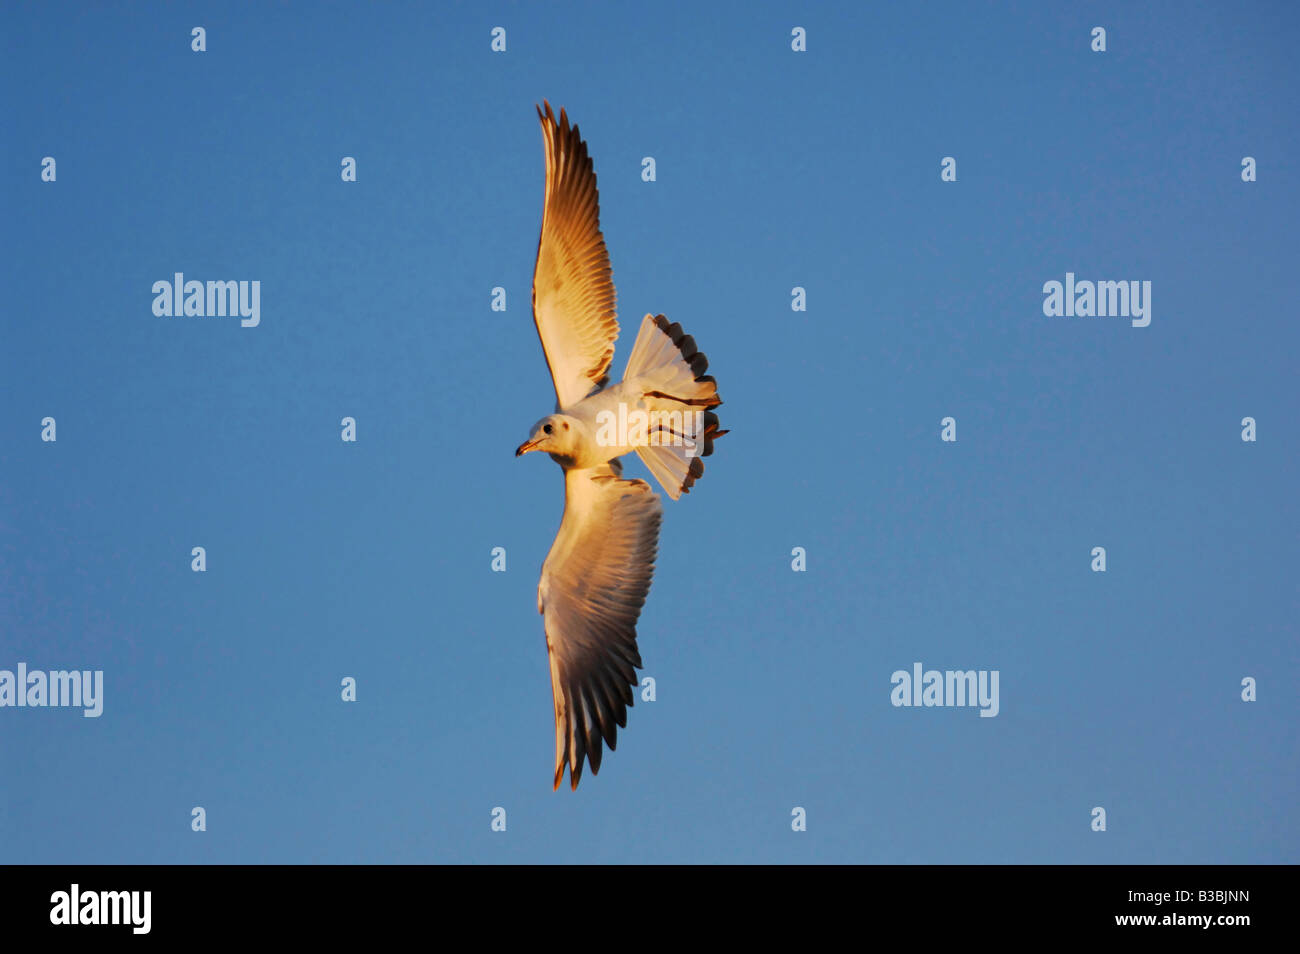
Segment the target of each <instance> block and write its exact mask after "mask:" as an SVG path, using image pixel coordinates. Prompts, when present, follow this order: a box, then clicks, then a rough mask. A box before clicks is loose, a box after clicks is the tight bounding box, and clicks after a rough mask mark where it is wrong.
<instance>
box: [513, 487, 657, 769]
mask: <svg viewBox="0 0 1300 954" xmlns="http://www.w3.org/2000/svg"><path fill="white" fill-rule="evenodd" d="M661 512H662V511H661V506H660V503H659V497H658V496H657V495H656V494H655V492H654V491H653V490H652V489H651V488H650V485H649V484H647V483H646V482H645V481H644V480H623V479H621V478H619V477H618V476H616V475H615V472H614V470H613V468H611V467H609V466H608V465H604V466H601V467H597V468H594V469H591V470H568V471H565V474H564V519H563V520H562V521H561V522H560V531H559V533H558V534H556V536H555V543H553V544H552V545H551V552H550V553H549V554H548V555H547V557H546V563H545V564H543V566H542V578H541V582H540V583H539V584H538V586H537V608H538V610H539V611H540V612H541V613H542V616H543V624H544V626H545V629H546V647H547V649H548V651H549V654H550V662H551V691H552V694H553V695H554V699H555V787H556V788H559V787H560V782H561V781H562V780H563V778H564V767H565V765H566V764H567V765H568V767H569V780H570V783H571V784H572V787H573V788H575V789H576V788H577V787H578V780H579V779H580V778H581V777H582V765H583V758H584V756H585V757H586V758H588V759H590V760H591V771H592V774H596V773H597V772H599V771H600V759H601V739H602V737H603V738H604V741H605V742H606V743H608V745H609V747H610V750H611V751H612V750H613V749H614V747H615V742H616V738H617V728H616V726H626V725H627V706H630V705H632V689H631V687H632V686H635V685H636V684H637V680H636V668H637V667H639V666H640V665H641V655H640V653H639V652H638V651H637V646H636V621H637V617H638V616H639V615H640V613H641V607H642V606H643V605H644V604H645V598H646V594H647V593H648V592H649V591H650V578H651V576H652V575H653V574H654V561H655V553H656V550H657V548H658V544H659V518H660V514H661Z"/></svg>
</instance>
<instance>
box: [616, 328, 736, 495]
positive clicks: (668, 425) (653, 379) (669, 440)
mask: <svg viewBox="0 0 1300 954" xmlns="http://www.w3.org/2000/svg"><path fill="white" fill-rule="evenodd" d="M708 368H709V360H708V359H707V358H706V357H704V353H703V352H701V351H700V350H699V349H697V348H696V347H695V339H694V338H692V337H691V336H690V335H688V334H684V333H683V332H682V326H681V325H679V324H677V323H676V322H673V323H671V324H669V322H668V319H667V318H665V317H664V316H663V315H646V316H645V318H643V319H642V321H641V330H640V331H639V332H637V336H636V344H634V345H633V346H632V356H631V357H630V358H629V359H628V362H627V371H626V373H625V374H624V375H623V388H624V391H625V392H628V393H629V394H634V395H636V396H637V397H638V398H639V401H638V410H644V411H645V412H646V414H647V418H648V420H647V422H646V423H647V442H646V443H644V444H641V445H640V446H638V447H637V448H636V452H637V454H638V455H640V457H641V459H642V460H643V461H645V465H646V466H647V467H648V468H650V473H652V474H653V475H654V478H655V480H657V481H659V483H660V485H661V486H662V487H663V488H664V490H665V491H666V492H667V494H668V496H669V497H671V498H672V499H673V500H676V499H677V498H678V497H680V496H681V495H682V494H684V493H689V492H690V489H691V485H692V484H694V483H695V481H697V480H699V479H700V477H701V476H703V474H704V461H703V460H701V458H703V457H708V456H709V455H710V454H712V453H713V442H714V440H716V439H717V438H719V437H721V436H722V435H723V434H725V433H727V432H726V431H722V430H719V429H718V415H717V414H716V413H714V410H713V409H714V408H716V407H717V406H718V405H720V404H721V403H722V398H721V397H719V396H718V384H717V382H716V381H714V380H713V376H712V375H710V374H705V372H706V371H707V370H708Z"/></svg>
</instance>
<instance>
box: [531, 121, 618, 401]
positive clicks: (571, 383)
mask: <svg viewBox="0 0 1300 954" xmlns="http://www.w3.org/2000/svg"><path fill="white" fill-rule="evenodd" d="M537 115H538V118H539V119H541V121H542V137H543V139H544V141H545V146H546V199H545V203H544V205H543V207H542V234H541V237H540V238H539V239H538V242H537V266H536V268H535V269H534V270H533V321H534V323H535V324H536V325H537V334H538V337H540V338H541V339H542V350H543V351H544V352H545V353H546V364H547V366H548V367H549V368H550V369H551V380H552V381H553V382H554V383H555V397H556V407H557V409H563V408H567V407H570V406H572V405H574V404H576V403H577V402H578V401H581V400H582V399H583V398H584V397H586V396H587V395H588V394H589V393H590V392H591V391H592V390H593V389H595V388H597V387H600V386H602V385H603V384H604V383H605V381H606V380H607V379H608V377H609V365H610V362H611V361H613V359H614V340H615V339H616V338H617V337H618V318H617V314H616V310H615V294H614V281H613V277H612V275H611V272H610V268H609V252H608V251H606V249H605V238H604V236H602V235H601V233H600V193H599V192H598V191H597V189H596V173H595V171H594V169H593V168H592V163H591V157H590V156H589V155H588V154H587V144H586V143H585V142H583V141H582V137H581V136H580V135H579V134H578V127H577V126H570V125H569V117H568V116H567V115H566V114H565V112H564V110H563V109H561V110H560V119H559V122H558V123H557V122H556V120H555V114H554V113H553V112H552V111H551V104H550V103H546V111H545V112H543V111H542V109H541V108H540V107H539V108H538V110H537Z"/></svg>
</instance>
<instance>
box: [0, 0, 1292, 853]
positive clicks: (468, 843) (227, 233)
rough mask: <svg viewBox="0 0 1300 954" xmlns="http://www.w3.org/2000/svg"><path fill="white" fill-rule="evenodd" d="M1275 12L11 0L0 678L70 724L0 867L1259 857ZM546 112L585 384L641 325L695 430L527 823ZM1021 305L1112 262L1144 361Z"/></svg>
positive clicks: (1284, 579) (1280, 52)
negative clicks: (991, 699) (570, 225)
mask: <svg viewBox="0 0 1300 954" xmlns="http://www.w3.org/2000/svg"><path fill="white" fill-rule="evenodd" d="M1098 25H1100V26H1104V27H1105V28H1106V29H1107V31H1108V35H1107V41H1108V50H1107V52H1105V53H1094V52H1092V51H1091V49H1090V31H1091V29H1092V27H1094V26H1098ZM195 26H203V27H205V28H206V30H207V52H205V53H195V52H192V51H191V49H190V30H191V28H192V27H195ZM495 26H503V27H505V28H506V30H507V44H508V48H507V52H505V53H503V54H497V53H493V52H492V51H491V50H490V48H489V44H490V39H491V37H490V31H491V29H492V28H493V27H495ZM795 26H802V27H804V28H806V30H807V37H808V41H807V42H808V50H807V52H805V53H795V52H792V50H791V48H790V31H791V29H792V28H793V27H795ZM1298 27H1300V11H1298V10H1297V7H1296V6H1295V4H1291V3H1282V2H1279V3H1218V4H1207V3H1182V2H1177V3H1175V2H1168V3H1155V4H1143V5H1140V8H1139V5H1137V4H1131V3H1065V2H1062V3H1039V2H1023V3H999V4H983V3H979V4H977V3H942V4H929V5H922V4H901V3H900V4H893V3H881V4H876V3H873V4H849V3H844V4H830V3H816V4H784V3H766V4H756V3H734V4H725V5H722V4H707V5H702V4H685V3H683V4H650V5H645V4H596V3H592V4H581V5H554V4H544V5H543V4H531V3H530V4H500V5H497V6H496V7H495V8H493V7H491V6H488V5H481V4H469V3H465V4H436V5H435V4H392V3H364V4H362V3H356V4H347V5H332V6H326V5H323V4H316V3H312V4H308V3H277V4H265V5H253V4H242V3H241V4H230V5H224V4H193V5H191V4H158V5H152V6H141V5H134V4H132V5H125V4H124V5H120V6H116V7H109V6H107V5H102V6H101V5H98V4H95V5H89V4H87V5H84V6H83V5H70V4H31V5H27V4H24V5H17V4H6V5H5V6H4V8H3V11H2V12H0V33H2V34H3V47H2V49H3V55H2V56H0V76H2V78H3V92H2V93H0V104H2V108H3V115H2V119H3V123H2V129H3V132H2V134H0V135H2V145H3V148H2V149H0V164H2V165H0V183H2V184H0V202H2V203H3V205H2V206H0V213H2V214H0V223H3V225H2V234H3V255H2V256H0V259H2V261H3V272H2V273H0V274H3V281H4V296H3V305H2V309H0V315H2V321H3V326H2V331H3V336H2V338H0V407H2V410H3V413H0V668H7V669H13V668H14V667H15V666H16V664H17V663H18V662H20V661H22V662H26V663H27V664H28V665H29V667H32V668H45V669H51V668H58V669H61V668H76V669H102V670H103V671H104V673H105V677H104V678H105V697H106V698H105V703H104V713H103V715H102V717H101V718H99V719H85V718H83V717H82V716H81V715H80V713H78V712H77V711H70V710H66V709H39V710H33V709H21V710H19V709H0V757H2V759H3V766H4V768H3V772H2V773H0V860H3V861H7V862H99V863H107V862H177V863H206V862H533V861H559V862H581V861H600V862H637V861H648V862H667V861H684V862H708V861H731V862H769V861H774V862H821V861H835V862H1086V863H1090V862H1136V863H1151V862H1174V863H1178V862H1296V861H1300V822H1298V820H1297V809H1296V806H1297V801H1298V798H1300V785H1298V784H1297V782H1298V771H1300V770H1298V765H1297V754H1298V753H1297V748H1298V744H1297V728H1298V726H1300V718H1298V716H1300V705H1298V703H1300V691H1298V688H1297V687H1298V685H1300V652H1298V650H1297V646H1298V641H1297V631H1296V619H1297V610H1298V609H1300V606H1298V605H1297V602H1298V601H1297V586H1296V567H1297V540H1298V533H1297V531H1298V530H1300V519H1298V517H1300V510H1298V507H1297V502H1296V488H1297V486H1298V484H1300V481H1298V478H1300V466H1298V463H1300V461H1298V458H1297V451H1296V448H1297V438H1298V437H1300V434H1298V430H1300V426H1298V415H1297V412H1298V411H1300V407H1298V406H1297V400H1296V382H1297V374H1296V366H1297V357H1296V355H1297V348H1298V346H1300V332H1298V331H1297V321H1296V307H1297V305H1296V303H1297V277H1296V276H1297V265H1296V250H1297V243H1296V237H1295V235H1296V232H1295V229H1296V222H1297V218H1298V213H1300V203H1298V202H1297V199H1298V198H1300V189H1298V187H1297V181H1298V177H1300V136H1297V125H1296V123H1297V117H1298V116H1300V102H1298V99H1300V95H1298V94H1300V65H1298V64H1297V60H1296V56H1295V49H1296V44H1297V40H1298V29H1297V28H1298ZM544 97H545V98H549V100H550V101H551V102H552V103H553V104H554V105H555V106H556V107H557V108H558V107H559V106H561V105H563V106H564V107H566V108H567V109H568V110H569V112H570V115H571V116H572V117H573V118H574V119H575V120H576V121H577V122H578V123H579V125H580V127H581V130H582V132H583V134H584V136H585V137H586V138H587V140H588V142H589V145H590V149H591V153H592V155H593V156H594V158H595V166H596V171H597V174H598V177H599V186H600V194H601V205H602V208H601V211H602V225H603V228H604V233H605V237H606V240H607V242H608V245H609V249H610V253H611V258H612V264H613V271H614V279H615V282H616V284H617V288H618V295H619V305H620V318H621V321H622V324H623V329H624V335H623V337H622V339H621V340H620V346H621V347H620V350H619V352H618V353H617V355H616V357H615V371H616V373H619V374H621V371H622V367H623V363H624V362H625V361H626V357H627V353H628V348H629V346H630V342H631V338H632V337H633V335H634V332H635V327H636V324H637V322H638V321H639V319H640V317H641V316H642V315H643V314H644V313H645V312H647V311H652V312H664V313H666V314H667V315H668V316H670V317H671V318H672V319H674V320H677V321H680V322H681V323H682V324H683V326H684V327H685V328H686V330H687V331H688V332H690V333H692V334H693V335H694V336H695V338H696V339H697V341H698V342H699V344H700V346H701V348H702V349H703V350H705V351H706V352H707V353H708V355H709V358H710V361H711V368H710V370H711V371H713V372H714V373H716V376H717V379H718V382H719V387H720V390H721V393H722V395H723V397H724V398H725V400H726V403H725V405H724V406H723V407H722V408H721V415H722V419H723V422H724V425H725V426H729V427H731V428H732V433H731V434H730V435H729V436H727V437H726V438H725V439H724V440H722V441H721V442H720V443H719V444H718V447H717V451H716V453H715V455H714V456H713V457H711V458H710V459H709V461H708V470H707V473H706V475H705V477H704V478H703V479H702V480H701V481H700V482H699V483H698V484H697V485H696V488H695V489H694V490H693V491H692V493H691V494H690V495H689V497H686V498H683V499H682V500H681V501H679V502H677V503H672V502H669V501H665V519H664V524H663V533H662V538H661V542H660V563H659V566H658V569H657V571H656V576H655V582H654V587H653V589H652V590H651V593H650V598H649V601H648V603H647V605H646V608H645V611H644V613H643V615H642V617H641V622H640V627H639V631H640V646H641V653H642V657H643V659H644V661H645V664H646V669H645V673H644V674H645V675H649V676H653V677H654V678H655V680H656V681H657V701H655V702H653V703H644V702H640V701H638V703H637V705H636V706H635V708H634V709H633V710H632V711H631V712H630V713H629V726H628V729H627V730H626V731H624V732H620V738H619V746H618V750H617V752H615V753H613V754H608V753H607V755H606V760H605V763H604V765H603V766H602V770H601V773H600V775H599V776H598V777H592V776H591V775H590V774H589V773H588V774H587V775H585V776H584V779H583V782H582V785H581V786H580V788H579V790H578V791H577V792H576V793H572V792H570V791H568V789H567V785H566V787H565V788H564V789H563V790H561V791H560V792H557V793H553V792H552V791H551V772H552V763H553V746H554V730H553V723H552V707H551V688H550V680H549V675H548V669H547V660H546V651H545V643H544V637H543V633H542V624H541V618H540V617H539V616H538V615H537V611H536V585H537V576H538V570H539V568H540V566H541V562H542V560H543V559H544V557H545V555H546V551H547V549H548V548H549V546H550V544H551V540H552V538H553V536H554V533H555V530H556V528H557V526H558V524H559V519H560V513H561V508H562V500H563V498H562V481H561V477H560V472H559V470H558V469H557V468H556V467H555V465H554V464H552V463H551V462H550V461H549V460H547V459H546V458H545V457H541V456H536V457H526V458H524V459H522V460H516V459H515V458H514V457H513V456H512V454H513V449H514V448H515V446H516V445H517V444H519V443H520V441H522V440H523V439H524V438H525V437H526V436H527V433H528V428H529V426H530V425H531V424H532V423H533V422H534V421H535V420H537V418H539V417H541V416H542V415H544V414H546V413H548V412H549V411H550V410H551V407H552V403H553V400H554V396H553V392H552V390H551V384H550V380H549V377H548V375H547V370H546V365H545V362H544V361H543V358H542V353H541V349H540V346H539V344H538V342H537V339H536V335H535V333H534V330H533V326H532V321H531V316H530V311H529V287H530V282H531V278H532V268H533V259H534V255H535V252H536V245H537V233H538V228H539V224H540V216H541V202H542V185H543V176H544V168H543V156H542V140H541V132H540V128H539V126H538V123H537V119H536V115H535V113H534V111H533V104H534V103H535V102H540V101H541V100H542V99H543V98H544ZM44 156H53V157H55V159H56V160H57V175H58V178H57V181H56V182H55V183H45V182H42V181H41V179H40V162H41V159H42V157H44ZM344 156H353V157H355V158H356V160H357V169H358V181H357V182H356V183H344V182H342V181H341V179H340V160H341V159H342V157H344ZM645 156H653V157H654V158H655V160H656V163H657V181H655V182H653V183H647V182H644V181H642V178H641V160H642V158H643V157H645ZM945 156H952V157H954V158H956V160H957V173H958V179H957V181H956V182H955V183H945V182H941V181H940V161H941V159H942V158H943V157H945ZM1244 156H1253V157H1255V159H1256V160H1257V163H1258V181H1257V182H1254V183H1245V182H1243V181H1242V179H1241V175H1240V173H1241V160H1242V157H1244ZM177 271H181V272H184V273H185V275H186V276H187V277H188V278H196V279H200V280H208V279H214V280H215V279H221V280H225V279H243V280H253V279H256V280H259V281H260V282H261V283H262V286H261V287H262V293H261V325H260V326H259V327H257V328H253V329H245V328H241V327H240V326H239V322H238V320H237V319H231V318H224V319H222V318H217V319H200V318H172V319H168V318H158V317H155V316H154V315H153V313H152V302H153V294H152V292H151V286H152V285H153V283H154V282H155V281H158V280H170V279H171V277H172V275H173V273H174V272H177ZM1067 271H1073V272H1075V273H1076V274H1077V275H1078V276H1079V277H1080V278H1089V279H1095V280H1103V279H1114V280H1120V279H1137V280H1148V281H1150V282H1152V286H1153V290H1152V306H1153V308H1152V321H1151V324H1150V326H1149V327H1147V328H1133V327H1131V326H1130V324H1129V322H1128V321H1127V320H1124V319H1119V318H1104V319H1099V318H1082V319H1081V318H1048V317H1045V316H1044V314H1043V310H1042V304H1043V292H1042V286H1043V283H1044V282H1047V281H1050V280H1053V279H1055V280H1063V279H1064V276H1065V273H1066V272H1067ZM498 285H499V286H503V287H504V288H505V289H506V290H507V294H508V310H507V311H506V312H504V313H500V312H494V311H492V310H491V309H490V301H491V289H492V288H493V287H494V286H498ZM794 286H802V287H804V288H806V289H807V305H808V307H807V311H806V312H803V313H797V312H793V311H792V310H791V307H790V302H791V289H792V288H793V287H794ZM949 415H951V416H953V417H954V418H956V420H957V437H958V440H957V442H956V443H944V442H942V441H941V440H940V420H941V419H942V418H943V417H945V416H949ZM46 416H53V417H55V418H56V420H57V427H58V431H57V433H58V440H57V443H53V444H50V443H44V442H42V441H41V439H40V430H41V426H40V422H41V419H42V418H43V417H46ZM344 416H353V417H355V418H356V420H357V422H358V437H359V439H358V441H357V443H355V444H346V443H343V442H342V441H341V440H340V420H341V418H343V417H344ZM1246 416H1251V417H1254V418H1255V419H1256V420H1257V422H1258V438H1259V439H1258V441H1257V442H1256V443H1244V442H1243V441H1242V440H1241V423H1240V422H1241V419H1242V418H1243V417H1246ZM628 470H629V473H630V474H632V475H644V474H645V470H644V468H643V467H642V466H641V464H640V463H639V461H636V460H630V461H629V462H628ZM194 546H203V547H205V548H206V550H207V559H208V570H207V572H206V573H194V572H191V570H190V560H191V557H190V551H191V548H192V547H194ZM497 546H501V547H505V548H506V550H507V566H508V569H507V572H505V573H493V572H492V571H491V568H490V564H491V550H492V548H493V547H497ZM796 546H801V547H804V548H806V551H807V571H806V572H803V573H797V572H793V571H792V569H791V550H792V548H794V547H796ZM1094 546H1104V547H1106V549H1107V557H1108V569H1107V572H1105V573H1104V574H1101V573H1094V572H1092V571H1091V570H1090V562H1091V556H1090V551H1091V549H1092V548H1093V547H1094ZM918 661H919V662H921V663H923V664H924V665H925V667H926V668H937V669H958V668H960V669H968V668H969V669H997V670H999V672H1000V674H1001V676H1000V695H1001V700H1000V702H1001V711H1000V714H999V715H998V716H997V717H996V718H992V719H989V718H979V717H978V714H977V711H976V710H975V709H954V708H944V709H940V708H929V709H924V708H922V709H916V708H895V707H894V706H892V705H891V704H890V691H891V683H890V676H891V674H892V673H893V672H894V671H895V670H898V669H910V668H911V666H912V664H913V663H914V662H918ZM345 676H352V677H354V678H355V679H356V680H357V683H358V701H357V702H356V703H355V704H346V703H344V702H342V701H341V700H340V680H341V679H342V678H343V677H345ZM1247 676H1250V677H1254V678H1255V679H1257V680H1258V694H1259V699H1258V701H1257V702H1255V703H1246V702H1243V701H1242V700H1241V698H1240V694H1241V680H1242V679H1243V678H1244V677H1247ZM194 806H203V807H204V808H205V809H206V812H207V825H208V830H207V831H206V832H204V833H195V832H193V831H191V829H190V817H191V815H190V812H191V809H192V808H193V807H194ZM496 806H501V807H504V808H505V809H506V811H507V831H506V832H505V833H504V834H502V833H493V832H492V831H491V830H490V823H491V811H492V809H493V808H494V807H496ZM795 806H801V807H803V808H805V809H806V812H807V820H808V821H807V824H808V830H807V831H806V832H803V833H796V832H793V831H792V830H791V810H792V808H794V807H795ZM1094 806H1102V807H1104V808H1105V809H1106V811H1107V829H1108V830H1107V831H1106V832H1104V833H1097V832H1094V831H1092V830H1091V829H1090V822H1091V814H1090V813H1091V810H1092V809H1093V807H1094Z"/></svg>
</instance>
